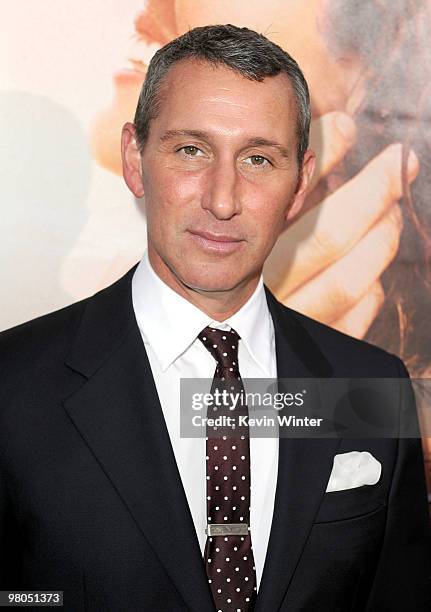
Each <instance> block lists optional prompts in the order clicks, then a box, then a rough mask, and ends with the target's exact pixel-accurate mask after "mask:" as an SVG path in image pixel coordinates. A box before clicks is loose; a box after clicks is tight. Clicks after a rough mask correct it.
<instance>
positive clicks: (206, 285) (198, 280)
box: [179, 271, 240, 292]
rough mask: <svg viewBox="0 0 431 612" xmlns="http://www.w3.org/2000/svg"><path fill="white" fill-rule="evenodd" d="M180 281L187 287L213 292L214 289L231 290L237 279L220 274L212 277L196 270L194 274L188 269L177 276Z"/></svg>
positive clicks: (236, 283)
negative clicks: (182, 274)
mask: <svg viewBox="0 0 431 612" xmlns="http://www.w3.org/2000/svg"><path fill="white" fill-rule="evenodd" d="M179 278H180V280H181V282H182V283H183V284H184V285H185V286H186V287H188V288H189V289H194V290H195V291H201V292H214V291H231V290H232V289H234V288H235V287H236V286H237V285H238V283H239V282H240V280H239V279H229V278H228V277H226V276H223V277H222V276H220V278H214V277H213V276H210V275H207V274H205V275H202V273H199V272H196V274H190V271H188V273H187V274H185V275H184V276H181V277H179Z"/></svg>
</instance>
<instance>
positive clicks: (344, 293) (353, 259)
mask: <svg viewBox="0 0 431 612" xmlns="http://www.w3.org/2000/svg"><path fill="white" fill-rule="evenodd" d="M401 227H402V216H401V209H400V207H399V206H398V205H395V206H393V208H392V209H391V211H390V212H389V213H388V214H386V215H385V216H384V217H383V218H382V219H381V220H380V221H379V222H378V223H377V224H376V225H375V226H374V227H373V228H372V229H371V230H370V231H369V232H368V233H367V234H366V236H364V238H363V239H362V240H361V241H360V242H358V244H357V245H356V246H355V247H354V248H353V249H352V250H351V251H349V252H348V253H347V254H346V255H345V256H344V257H343V258H342V259H340V260H338V261H337V262H335V263H334V264H333V265H331V266H329V267H328V268H327V269H326V270H325V271H324V272H322V273H321V274H319V275H317V276H316V277H315V278H313V279H312V280H311V281H310V282H308V283H306V285H304V286H303V287H301V288H300V289H298V290H297V291H295V292H294V293H292V294H290V295H284V296H279V299H280V297H281V301H282V302H283V303H285V304H287V305H288V306H290V307H291V308H293V309H295V310H299V311H300V312H303V313H305V314H307V315H308V316H310V317H312V318H313V319H318V320H320V321H324V322H325V323H330V322H332V321H336V320H337V319H339V318H340V317H341V316H343V315H344V314H345V313H346V312H347V311H348V310H350V309H351V308H353V307H354V306H355V305H356V304H357V303H358V302H359V301H360V300H361V299H362V298H363V297H364V295H365V294H366V292H367V291H368V290H369V287H370V286H371V285H372V284H373V283H374V282H376V280H378V279H379V277H380V275H381V274H382V272H383V271H384V270H385V269H386V268H387V266H388V265H389V263H390V262H391V261H392V260H393V259H394V257H395V255H396V252H397V249H398V245H399V239H400V233H401Z"/></svg>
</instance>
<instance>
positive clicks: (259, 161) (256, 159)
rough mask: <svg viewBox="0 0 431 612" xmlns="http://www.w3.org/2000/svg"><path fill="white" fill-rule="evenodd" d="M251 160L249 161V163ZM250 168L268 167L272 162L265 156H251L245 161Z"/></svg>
mask: <svg viewBox="0 0 431 612" xmlns="http://www.w3.org/2000/svg"><path fill="white" fill-rule="evenodd" d="M247 160H249V161H247ZM244 161H245V162H246V163H247V164H248V165H250V166H268V165H271V162H270V161H268V160H267V159H266V157H263V155H250V156H249V157H247V158H246V159H245V160H244Z"/></svg>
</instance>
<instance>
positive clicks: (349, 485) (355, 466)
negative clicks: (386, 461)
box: [326, 451, 382, 493]
mask: <svg viewBox="0 0 431 612" xmlns="http://www.w3.org/2000/svg"><path fill="white" fill-rule="evenodd" d="M381 473H382V464H381V463H380V461H377V459H376V458H375V457H373V455H372V454H371V453H369V452H368V451H351V452H350V453H341V454H340V455H335V457H334V465H333V467H332V472H331V475H330V477H329V481H328V486H327V487H326V492H327V493H330V492H332V491H342V490H344V489H354V488H355V487H361V486H362V485H373V484H376V482H378V480H379V478H380V474H381Z"/></svg>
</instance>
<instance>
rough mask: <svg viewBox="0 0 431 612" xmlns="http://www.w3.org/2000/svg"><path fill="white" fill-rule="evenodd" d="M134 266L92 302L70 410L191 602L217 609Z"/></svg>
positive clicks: (77, 354) (79, 341) (78, 347)
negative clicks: (137, 313) (152, 358)
mask: <svg viewBox="0 0 431 612" xmlns="http://www.w3.org/2000/svg"><path fill="white" fill-rule="evenodd" d="M133 271H134V270H133V269H132V270H131V271H130V272H129V273H128V274H127V275H126V276H125V277H123V279H120V281H118V282H117V283H115V284H114V285H113V286H112V287H109V288H108V289H107V290H105V291H104V292H101V293H100V294H97V295H96V296H95V297H94V298H92V299H91V300H89V301H88V303H87V306H86V310H85V312H84V315H83V319H82V321H81V324H80V327H79V330H78V333H77V337H76V341H75V343H74V345H73V347H72V349H71V351H70V353H69V356H68V359H67V364H68V366H69V367H71V368H73V369H74V370H77V371H79V372H80V373H81V374H83V375H84V376H85V377H86V378H87V379H88V380H87V381H86V383H85V384H84V385H83V386H82V387H81V388H80V389H79V390H78V391H77V392H76V393H75V394H74V395H73V396H71V397H69V398H68V399H67V400H66V402H65V404H64V405H65V409H66V411H67V413H68V415H69V416H70V418H71V420H72V421H73V423H74V425H75V427H76V428H77V429H78V431H79V432H80V434H81V436H82V437H83V439H84V440H85V442H86V443H87V445H88V446H89V448H90V449H91V451H92V453H93V454H94V456H95V458H96V460H97V461H98V463H99V464H100V466H101V468H102V469H103V471H104V472H105V474H106V476H107V477H108V478H109V480H110V481H111V483H112V485H113V486H114V487H115V489H116V490H117V492H118V494H119V495H120V497H121V498H122V500H123V501H124V503H125V505H126V506H127V508H128V510H129V512H130V514H131V516H132V518H133V520H134V521H135V522H136V524H137V525H138V527H139V528H140V530H141V531H142V533H143V535H144V537H145V538H146V540H147V541H148V542H149V544H150V545H151V547H152V548H153V550H154V552H155V554H156V555H157V556H158V557H159V559H160V561H161V563H162V564H163V566H164V567H165V569H166V571H167V573H168V574H169V575H170V577H171V579H172V581H173V582H174V584H175V586H176V588H177V589H178V591H179V593H180V594H181V595H182V597H183V599H184V601H185V603H186V605H187V607H188V608H189V609H190V610H192V611H194V612H202V611H203V610H213V604H212V599H211V594H210V590H209V587H208V583H207V577H206V574H205V570H204V564H203V561H202V556H201V552H200V548H199V543H198V540H197V537H196V533H195V529H194V525H193V520H192V516H191V514H190V510H189V507H188V503H187V499H186V496H185V493H184V489H183V486H182V482H181V478H180V475H179V472H178V468H177V464H176V461H175V456H174V453H173V449H172V446H171V442H170V438H169V434H168V431H167V428H166V425H165V421H164V417H163V413H162V409H161V406H160V403H159V399H158V395H157V390H156V387H155V384H154V380H153V376H152V372H151V368H150V365H149V362H148V358H147V355H146V351H145V348H144V344H143V342H142V338H141V335H140V332H139V329H138V326H137V323H136V320H135V318H134V313H133V307H132V301H131V279H132V276H133Z"/></svg>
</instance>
